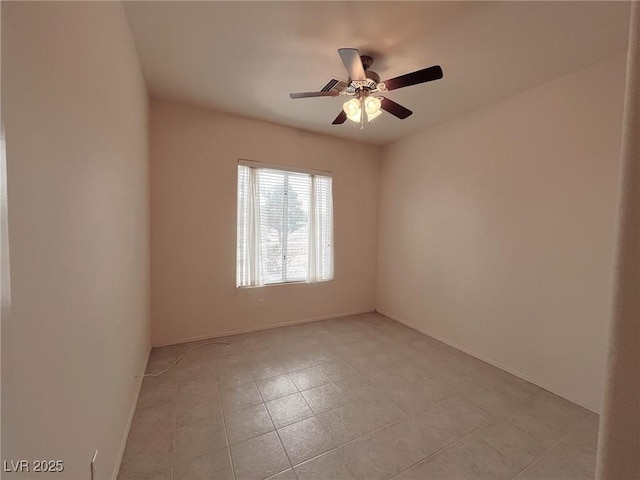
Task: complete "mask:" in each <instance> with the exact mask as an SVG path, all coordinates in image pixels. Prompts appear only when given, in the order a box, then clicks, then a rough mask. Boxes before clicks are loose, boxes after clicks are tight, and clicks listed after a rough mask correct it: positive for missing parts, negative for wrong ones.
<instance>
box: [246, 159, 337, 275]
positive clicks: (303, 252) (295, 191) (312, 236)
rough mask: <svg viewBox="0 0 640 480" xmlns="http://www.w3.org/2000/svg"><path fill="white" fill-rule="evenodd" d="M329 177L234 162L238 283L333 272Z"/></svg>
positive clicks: (331, 202)
mask: <svg viewBox="0 0 640 480" xmlns="http://www.w3.org/2000/svg"><path fill="white" fill-rule="evenodd" d="M331 187H332V180H331V177H328V176H323V175H314V174H308V173H301V172H299V171H296V172H294V171H286V170H282V169H273V168H258V167H252V166H247V165H238V253H237V279H236V285H237V286H239V287H248V286H260V285H269V284H275V283H285V282H300V281H306V282H318V281H324V280H330V279H331V278H333V201H332V192H331Z"/></svg>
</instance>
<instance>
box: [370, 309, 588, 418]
mask: <svg viewBox="0 0 640 480" xmlns="http://www.w3.org/2000/svg"><path fill="white" fill-rule="evenodd" d="M376 312H378V313H380V314H381V315H384V316H385V317H388V318H390V319H391V320H395V321H396V322H398V323H401V324H403V325H405V326H407V327H409V328H411V329H412V330H415V331H417V332H420V333H422V334H424V335H427V336H428V337H431V338H433V339H435V340H438V341H439V342H442V343H444V344H447V345H449V346H450V347H453V348H455V349H456V350H460V351H461V352H464V353H466V354H467V355H471V356H472V357H474V358H477V359H478V360H482V361H483V362H485V363H488V364H489V365H493V366H494V367H497V368H499V369H500V370H504V371H505V372H507V373H510V374H511V375H514V376H516V377H518V378H521V379H522V380H525V381H527V382H529V383H532V384H533V385H536V386H537V387H540V388H542V389H544V390H546V391H548V392H551V393H553V394H554V395H558V396H559V397H562V398H564V399H565V400H569V401H570V402H573V403H575V404H577V405H580V406H581V407H584V408H586V409H587V410H590V411H592V412H593V413H596V414H599V412H598V411H597V410H596V409H595V408H594V407H593V406H592V405H587V404H585V403H584V402H582V401H580V400H577V399H575V398H571V396H569V395H566V394H564V393H559V392H557V391H554V389H553V388H551V387H549V386H547V385H544V384H543V383H541V382H538V381H537V380H533V379H531V378H529V377H527V376H526V375H523V374H522V373H520V372H518V371H516V370H512V369H511V368H509V367H506V366H504V365H502V364H500V363H499V362H496V361H494V360H492V359H490V358H488V357H485V356H484V355H480V354H479V353H476V352H473V351H471V350H469V349H467V348H465V347H461V346H460V345H457V344H455V343H453V342H450V341H449V340H447V339H446V338H442V337H440V336H438V335H434V334H433V333H431V332H429V331H427V330H425V329H424V328H420V327H418V326H417V325H414V324H413V323H412V322H410V321H408V320H406V319H403V318H400V317H398V316H397V315H390V314H386V313H384V312H383V311H381V310H378V309H376Z"/></svg>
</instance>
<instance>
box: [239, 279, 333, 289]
mask: <svg viewBox="0 0 640 480" xmlns="http://www.w3.org/2000/svg"><path fill="white" fill-rule="evenodd" d="M332 281H333V278H330V279H328V280H319V281H317V282H307V281H305V280H296V281H291V282H278V283H266V284H264V285H247V286H238V285H236V288H237V289H238V290H245V289H251V288H265V287H277V286H282V285H316V284H319V283H327V282H332Z"/></svg>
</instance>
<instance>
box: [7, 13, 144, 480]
mask: <svg viewBox="0 0 640 480" xmlns="http://www.w3.org/2000/svg"><path fill="white" fill-rule="evenodd" d="M2 108H3V110H2V115H3V122H4V125H5V127H6V140H7V163H8V204H9V241H10V247H11V251H10V255H11V257H10V260H11V287H12V290H11V299H10V300H11V305H10V309H11V310H10V315H9V316H8V317H7V316H6V315H3V317H2V447H3V451H2V459H4V460H18V459H28V460H33V459H60V460H62V461H64V465H65V470H64V472H63V473H61V474H52V475H47V474H34V473H31V474H28V475H25V476H24V477H21V478H36V477H37V478H42V479H44V478H57V479H63V478H64V479H86V478H88V477H89V470H88V469H89V462H90V460H91V457H92V455H93V452H94V450H99V454H98V477H97V478H100V479H106V478H112V477H113V476H114V474H115V471H116V468H117V463H118V460H119V455H120V449H121V446H122V441H123V436H124V434H125V431H126V427H127V422H128V419H129V415H130V412H131V408H132V406H133V402H134V401H135V398H136V395H137V391H138V385H139V382H138V381H137V380H136V379H135V375H136V374H139V373H140V372H141V371H143V369H144V364H145V361H146V358H147V355H148V351H149V320H148V304H149V295H148V283H149V282H148V280H149V278H148V242H149V239H148V236H149V235H148V187H147V184H148V162H147V133H146V130H147V95H146V90H145V86H144V83H143V79H142V75H141V72H140V69H139V65H138V60H137V57H136V53H135V50H134V45H133V42H132V38H131V35H130V32H129V27H128V24H127V21H126V18H125V16H124V12H123V9H122V6H121V5H120V4H119V3H90V2H82V3H28V2H20V3H19V2H16V3H12V2H2ZM3 287H4V284H3ZM3 293H4V292H3ZM4 306H5V305H3V307H4ZM3 313H6V311H5V310H4V308H3ZM6 478H18V477H17V476H13V475H6Z"/></svg>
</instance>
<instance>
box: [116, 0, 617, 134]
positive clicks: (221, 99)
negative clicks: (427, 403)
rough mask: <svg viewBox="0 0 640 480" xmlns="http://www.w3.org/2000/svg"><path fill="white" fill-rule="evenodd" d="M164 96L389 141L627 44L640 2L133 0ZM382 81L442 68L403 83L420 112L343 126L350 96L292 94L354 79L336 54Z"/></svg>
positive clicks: (137, 33)
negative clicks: (351, 53) (435, 75)
mask: <svg viewBox="0 0 640 480" xmlns="http://www.w3.org/2000/svg"><path fill="white" fill-rule="evenodd" d="M125 9H126V12H127V16H128V18H129V22H130V25H131V30H132V31H133V36H134V38H135V42H136V46H137V49H138V54H139V56H140V60H141V63H142V68H143V71H144V75H145V78H146V81H147V85H148V88H149V91H150V94H151V95H152V96H158V97H167V98H173V99H179V100H184V101H187V102H191V103H196V104H201V105H205V106H208V107H212V108H215V109H218V110H221V111H225V112H231V113H234V114H239V115H243V116H247V117H252V118H257V119H261V120H266V121H269V122H274V123H279V124H282V125H289V126H294V127H298V128H302V129H305V130H311V131H314V132H320V133H325V134H329V135H335V136H340V137H346V138H351V139H360V140H362V141H365V142H369V143H373V144H377V145H384V144H387V143H390V142H392V141H395V140H398V139H400V138H402V137H405V136H407V135H410V134H412V133H415V132H417V131H419V130H421V129H424V128H426V127H428V126H429V125H432V124H434V123H437V122H441V121H443V120H446V119H449V118H452V117H454V116H457V115H460V114H461V113H464V112H467V111H470V110H473V109H476V108H478V107H481V106H483V105H487V104H490V103H492V102H495V101H497V100H500V99H503V98H506V97H509V96H511V95H514V94H516V93H518V92H521V91H524V90H527V89H529V88H532V87H534V86H536V85H540V84H542V83H544V82H547V81H550V80H552V79H554V78H558V77H560V76H563V75H566V74H568V73H570V72H573V71H575V70H578V69H580V68H583V67H586V66H588V65H591V64H593V63H596V62H598V61H601V60H604V59H606V58H609V57H611V56H614V55H616V54H619V53H622V52H624V50H625V47H626V36H627V30H628V18H629V4H628V3H627V2H606V1H605V2H455V1H445V2H184V1H174V2H171V1H169V2H159V1H156V2H125ZM340 47H355V48H358V49H360V51H361V53H363V54H365V53H366V54H371V55H372V56H373V57H374V64H373V66H372V67H371V69H372V70H374V71H376V72H378V73H379V74H380V76H381V77H382V79H385V78H392V77H395V76H397V75H401V74H403V73H407V72H411V71H414V70H418V69H421V68H423V67H427V66H431V65H434V64H439V65H441V66H442V68H443V70H444V78H443V79H442V80H438V81H436V82H432V83H427V84H423V85H416V86H412V87H407V88H405V89H402V90H397V91H393V92H390V93H389V94H388V97H389V98H391V99H392V100H395V101H396V102H398V103H401V104H402V105H404V106H406V107H407V108H409V109H411V110H413V111H414V114H413V115H412V116H411V117H409V118H408V119H406V120H398V119H397V118H395V117H392V116H391V115H389V114H383V115H381V116H380V117H379V118H377V119H376V120H374V121H373V122H372V123H371V124H370V125H368V126H367V128H366V129H365V130H364V131H361V130H360V129H359V127H358V125H356V124H355V123H352V122H350V121H347V122H346V123H345V124H343V125H338V126H334V125H331V122H332V121H333V119H334V118H335V117H336V115H337V114H338V113H339V112H340V109H341V108H342V103H343V102H344V98H342V99H341V98H312V99H299V100H291V99H290V98H289V93H290V92H296V91H310V90H319V89H320V88H322V86H323V85H324V84H325V83H326V82H327V80H328V79H329V77H330V76H338V77H340V78H346V77H347V75H346V73H345V70H344V67H343V65H342V63H341V61H340V58H339V57H338V54H337V52H336V50H337V49H338V48H340Z"/></svg>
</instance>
